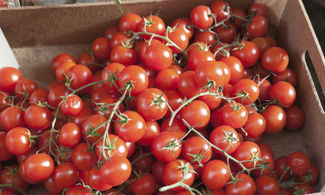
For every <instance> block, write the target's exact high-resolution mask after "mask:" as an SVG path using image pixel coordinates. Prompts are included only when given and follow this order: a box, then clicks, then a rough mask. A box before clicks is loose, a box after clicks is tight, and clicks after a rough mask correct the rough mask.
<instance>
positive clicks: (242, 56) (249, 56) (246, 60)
mask: <svg viewBox="0 0 325 195" xmlns="http://www.w3.org/2000/svg"><path fill="white" fill-rule="evenodd" d="M241 44H243V47H242V48H241V49H240V48H236V50H233V51H232V52H231V54H232V55H233V56H235V57H237V58H238V59H239V60H240V61H241V62H242V63H243V65H244V67H250V66H253V65H254V64H256V62H257V61H258V59H259V57H260V50H259V48H258V47H257V46H256V45H255V43H253V42H250V41H244V42H242V43H241ZM264 55H265V52H264V54H263V56H264ZM263 67H264V66H263ZM264 68H265V67H264Z"/></svg>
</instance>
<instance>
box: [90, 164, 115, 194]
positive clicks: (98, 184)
mask: <svg viewBox="0 0 325 195" xmlns="http://www.w3.org/2000/svg"><path fill="white" fill-rule="evenodd" d="M87 182H88V183H89V185H90V186H91V187H92V188H93V189H95V190H99V191H106V190H109V189H111V188H112V185H109V184H106V181H105V180H104V179H103V177H102V171H101V169H97V168H96V167H93V168H91V169H90V170H89V172H88V177H87Z"/></svg>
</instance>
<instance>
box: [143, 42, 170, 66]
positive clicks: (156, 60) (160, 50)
mask: <svg viewBox="0 0 325 195" xmlns="http://www.w3.org/2000/svg"><path fill="white" fill-rule="evenodd" d="M140 58H141V60H142V62H143V63H144V64H145V65H146V66H148V67H149V68H151V69H153V70H156V71H161V70H164V69H167V68H168V67H169V66H170V65H171V64H172V62H173V55H172V50H171V49H170V48H168V47H167V46H166V45H165V44H163V43H162V42H161V41H159V40H157V39H153V40H152V41H151V42H150V44H149V45H145V46H144V48H143V52H140Z"/></svg>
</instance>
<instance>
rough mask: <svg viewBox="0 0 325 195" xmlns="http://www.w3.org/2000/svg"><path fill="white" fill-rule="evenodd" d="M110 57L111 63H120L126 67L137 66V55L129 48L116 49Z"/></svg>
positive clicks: (117, 47)
mask: <svg viewBox="0 0 325 195" xmlns="http://www.w3.org/2000/svg"><path fill="white" fill-rule="evenodd" d="M109 56H110V62H111V63H120V64H123V65H125V66H128V65H132V64H135V62H136V61H137V53H136V52H135V51H134V50H133V49H131V48H128V46H116V47H114V48H113V49H112V50H111V52H110V55H109Z"/></svg>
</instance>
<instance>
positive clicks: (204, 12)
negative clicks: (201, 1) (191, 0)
mask: <svg viewBox="0 0 325 195" xmlns="http://www.w3.org/2000/svg"><path fill="white" fill-rule="evenodd" d="M210 14H211V10H210V8H209V7H208V6H205V5H199V6H196V7H195V8H194V9H193V10H192V11H191V21H192V23H193V25H194V26H195V27H197V28H200V29H206V28H209V27H210V26H211V25H212V24H213V17H211V16H210Z"/></svg>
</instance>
